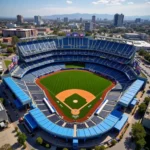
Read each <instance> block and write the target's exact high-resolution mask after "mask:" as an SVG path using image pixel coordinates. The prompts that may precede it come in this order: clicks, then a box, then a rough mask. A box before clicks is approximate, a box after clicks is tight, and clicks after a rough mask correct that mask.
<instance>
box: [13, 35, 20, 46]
mask: <svg viewBox="0 0 150 150" xmlns="http://www.w3.org/2000/svg"><path fill="white" fill-rule="evenodd" d="M18 42H19V39H18V37H17V36H13V37H12V45H16V44H17V43H18Z"/></svg>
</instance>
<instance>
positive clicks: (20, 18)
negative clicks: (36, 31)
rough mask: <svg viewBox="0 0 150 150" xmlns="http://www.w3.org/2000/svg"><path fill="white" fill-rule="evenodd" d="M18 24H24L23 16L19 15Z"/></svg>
mask: <svg viewBox="0 0 150 150" xmlns="http://www.w3.org/2000/svg"><path fill="white" fill-rule="evenodd" d="M17 23H18V24H22V23H23V16H21V15H17Z"/></svg>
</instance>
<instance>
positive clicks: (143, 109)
mask: <svg viewBox="0 0 150 150" xmlns="http://www.w3.org/2000/svg"><path fill="white" fill-rule="evenodd" d="M146 109H147V106H146V104H145V103H141V104H140V105H139V109H138V112H139V113H140V114H144V113H145V111H146Z"/></svg>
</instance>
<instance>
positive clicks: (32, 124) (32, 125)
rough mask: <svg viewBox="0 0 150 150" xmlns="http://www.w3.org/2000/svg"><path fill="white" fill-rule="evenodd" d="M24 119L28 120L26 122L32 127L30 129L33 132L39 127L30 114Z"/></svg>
mask: <svg viewBox="0 0 150 150" xmlns="http://www.w3.org/2000/svg"><path fill="white" fill-rule="evenodd" d="M24 119H25V120H26V122H27V123H28V125H29V126H30V128H31V129H32V130H34V129H35V128H36V127H37V126H38V125H37V123H36V122H35V121H34V120H33V118H32V117H31V115H30V114H27V115H25V116H24Z"/></svg>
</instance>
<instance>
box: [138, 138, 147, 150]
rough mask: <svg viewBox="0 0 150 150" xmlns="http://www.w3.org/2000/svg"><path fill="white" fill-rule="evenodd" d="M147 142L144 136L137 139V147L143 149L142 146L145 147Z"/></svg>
mask: <svg viewBox="0 0 150 150" xmlns="http://www.w3.org/2000/svg"><path fill="white" fill-rule="evenodd" d="M145 144H146V141H145V139H144V138H142V139H140V140H138V141H136V148H137V150H141V149H142V148H144V146H145Z"/></svg>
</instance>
